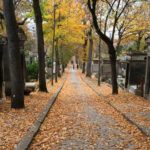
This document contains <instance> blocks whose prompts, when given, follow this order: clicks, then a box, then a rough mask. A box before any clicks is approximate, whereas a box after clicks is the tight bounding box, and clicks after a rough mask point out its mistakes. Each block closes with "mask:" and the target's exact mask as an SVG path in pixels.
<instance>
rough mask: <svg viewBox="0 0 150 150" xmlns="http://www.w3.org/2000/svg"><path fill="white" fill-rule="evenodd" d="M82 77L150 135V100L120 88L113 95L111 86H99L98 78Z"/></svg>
mask: <svg viewBox="0 0 150 150" xmlns="http://www.w3.org/2000/svg"><path fill="white" fill-rule="evenodd" d="M81 76H82V79H83V80H84V81H85V82H86V83H87V84H88V85H89V86H90V87H91V88H92V89H94V90H95V91H96V92H97V93H98V94H100V95H103V96H105V97H106V98H105V101H107V102H108V103H110V104H111V105H112V106H113V107H115V108H116V109H117V110H119V111H120V112H121V113H122V114H123V115H125V116H126V117H127V118H128V119H129V120H130V121H131V122H133V123H134V124H136V126H138V127H139V128H140V129H141V130H142V131H143V132H144V133H145V134H146V135H147V136H149V137H150V101H149V100H146V99H144V98H142V97H140V96H136V95H134V94H132V93H129V92H126V91H125V90H120V91H119V94H118V95H112V94H111V93H112V89H111V86H110V85H108V84H107V83H101V86H100V87H99V86H97V80H95V79H91V78H85V76H83V75H81Z"/></svg>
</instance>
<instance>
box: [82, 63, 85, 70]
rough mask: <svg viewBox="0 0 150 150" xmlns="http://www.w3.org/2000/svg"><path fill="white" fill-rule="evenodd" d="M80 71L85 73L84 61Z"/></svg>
mask: <svg viewBox="0 0 150 150" xmlns="http://www.w3.org/2000/svg"><path fill="white" fill-rule="evenodd" d="M82 73H85V62H83V64H82Z"/></svg>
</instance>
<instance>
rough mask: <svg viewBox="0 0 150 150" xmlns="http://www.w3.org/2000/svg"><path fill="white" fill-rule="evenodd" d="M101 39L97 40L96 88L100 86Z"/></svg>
mask: <svg viewBox="0 0 150 150" xmlns="http://www.w3.org/2000/svg"><path fill="white" fill-rule="evenodd" d="M101 43H102V42H101V39H100V38H99V48H98V86H100V84H101Z"/></svg>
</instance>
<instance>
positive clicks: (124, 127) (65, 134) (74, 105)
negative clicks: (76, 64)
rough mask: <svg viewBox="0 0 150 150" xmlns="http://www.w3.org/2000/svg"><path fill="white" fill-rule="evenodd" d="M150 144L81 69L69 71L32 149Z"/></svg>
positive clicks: (77, 149) (96, 149)
mask: <svg viewBox="0 0 150 150" xmlns="http://www.w3.org/2000/svg"><path fill="white" fill-rule="evenodd" d="M149 148H150V141H149V139H148V138H147V137H146V136H144V135H143V134H142V133H141V132H140V131H139V130H138V129H137V128H136V127H135V126H133V125H131V124H130V123H129V122H127V121H126V120H125V119H124V118H123V117H122V116H121V115H120V114H119V113H118V112H117V111H115V110H114V109H113V108H111V107H110V106H109V105H108V104H107V103H105V102H104V100H103V98H101V97H99V96H97V95H96V94H95V93H94V92H93V91H92V90H91V89H90V88H89V87H88V86H87V85H86V84H85V83H84V82H83V81H82V80H81V78H80V74H79V72H77V71H74V70H72V69H71V70H69V75H68V78H67V81H66V83H65V86H64V88H63V89H62V91H61V93H60V95H59V96H58V99H57V101H56V103H55V104H54V106H53V108H52V110H51V111H50V112H49V114H48V116H47V118H46V120H45V121H44V123H43V125H42V127H41V129H40V131H39V133H38V135H37V136H36V137H35V139H34V141H33V143H32V145H31V147H30V149H31V150H43V149H44V150H46V149H47V150H67V149H72V150H81V149H82V150H99V149H106V150H108V149H142V150H146V149H147V150H148V149H149Z"/></svg>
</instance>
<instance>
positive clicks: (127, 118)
mask: <svg viewBox="0 0 150 150" xmlns="http://www.w3.org/2000/svg"><path fill="white" fill-rule="evenodd" d="M81 79H82V81H83V82H84V83H85V84H87V86H88V87H89V88H91V89H92V90H93V91H94V92H95V93H96V94H97V95H98V96H101V97H102V98H105V99H107V97H106V96H104V95H103V94H102V93H98V92H97V91H96V90H95V89H94V88H93V87H92V86H91V85H90V84H89V83H87V82H86V81H85V80H84V79H83V78H82V77H81ZM105 102H106V101H105ZM106 103H107V104H108V105H110V106H111V107H112V108H114V109H115V110H116V111H117V112H119V113H120V114H121V115H122V116H123V117H124V119H125V120H127V121H128V122H129V123H131V124H132V125H134V126H136V127H137V128H138V129H139V130H140V131H141V133H142V134H144V135H145V136H147V137H150V133H148V132H146V130H145V129H143V128H141V127H140V126H139V125H138V124H137V123H136V122H134V121H132V120H131V119H130V118H129V117H128V116H127V115H125V114H124V113H122V112H121V111H120V110H119V109H118V108H116V107H115V106H114V105H113V104H112V103H111V102H106Z"/></svg>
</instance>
